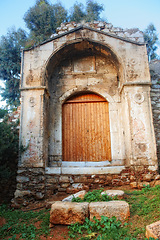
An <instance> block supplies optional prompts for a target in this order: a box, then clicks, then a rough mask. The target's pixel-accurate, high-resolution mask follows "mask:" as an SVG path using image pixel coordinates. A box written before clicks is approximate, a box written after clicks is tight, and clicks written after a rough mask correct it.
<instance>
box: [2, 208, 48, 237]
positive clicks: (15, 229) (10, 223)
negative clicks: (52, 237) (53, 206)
mask: <svg viewBox="0 0 160 240" xmlns="http://www.w3.org/2000/svg"><path fill="white" fill-rule="evenodd" d="M0 216H1V217H3V218H5V220H6V224H5V225H3V226H2V227H0V239H6V237H9V236H11V237H12V238H9V239H16V235H19V239H26V240H35V239H37V240H38V239H40V238H39V237H40V235H46V236H47V235H48V234H49V232H50V229H49V211H46V210H41V211H37V212H33V211H28V212H23V211H21V210H13V209H7V207H6V206H4V205H2V206H1V207H0ZM39 221H42V222H41V224H40V227H39V228H37V227H35V223H36V222H39Z"/></svg>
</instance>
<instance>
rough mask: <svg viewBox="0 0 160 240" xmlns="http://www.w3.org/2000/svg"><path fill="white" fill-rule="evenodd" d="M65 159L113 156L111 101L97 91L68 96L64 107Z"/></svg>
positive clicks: (95, 158) (106, 157)
mask: <svg viewBox="0 0 160 240" xmlns="http://www.w3.org/2000/svg"><path fill="white" fill-rule="evenodd" d="M62 138H63V143H62V144H63V150H62V153H63V161H72V162H99V161H107V160H109V161H110V160H111V143H110V126H109V110H108V102H107V101H106V100H105V99H104V98H102V97H100V96H99V95H97V94H94V93H81V94H78V95H76V96H73V97H71V98H69V99H68V100H67V101H66V102H65V103H64V104H63V107H62Z"/></svg>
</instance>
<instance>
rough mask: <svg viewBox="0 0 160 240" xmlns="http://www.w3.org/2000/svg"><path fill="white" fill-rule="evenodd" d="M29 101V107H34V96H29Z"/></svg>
mask: <svg viewBox="0 0 160 240" xmlns="http://www.w3.org/2000/svg"><path fill="white" fill-rule="evenodd" d="M29 103H30V106H31V107H34V106H35V105H36V103H35V98H34V97H30V99H29Z"/></svg>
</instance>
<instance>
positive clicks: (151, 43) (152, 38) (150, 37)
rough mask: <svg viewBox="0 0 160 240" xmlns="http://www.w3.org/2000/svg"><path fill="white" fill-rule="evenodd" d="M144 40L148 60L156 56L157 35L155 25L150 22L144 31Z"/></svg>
mask: <svg viewBox="0 0 160 240" xmlns="http://www.w3.org/2000/svg"><path fill="white" fill-rule="evenodd" d="M144 40H145V42H146V45H147V54H148V59H149V61H150V60H152V59H155V58H156V57H157V54H156V50H157V43H158V35H157V33H156V28H155V26H154V25H153V24H152V23H151V24H149V25H148V27H147V28H146V29H145V31H144Z"/></svg>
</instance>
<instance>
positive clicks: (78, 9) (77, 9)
mask: <svg viewBox="0 0 160 240" xmlns="http://www.w3.org/2000/svg"><path fill="white" fill-rule="evenodd" d="M70 12H71V14H70V21H74V22H76V23H79V22H81V21H82V20H84V19H85V17H86V14H85V10H84V5H83V4H82V3H78V2H76V3H75V4H74V5H73V7H72V8H71V10H70Z"/></svg>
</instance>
